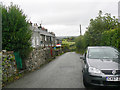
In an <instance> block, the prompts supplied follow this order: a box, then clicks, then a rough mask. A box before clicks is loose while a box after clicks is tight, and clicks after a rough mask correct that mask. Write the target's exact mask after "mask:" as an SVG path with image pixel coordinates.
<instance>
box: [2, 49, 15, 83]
mask: <svg viewBox="0 0 120 90" xmlns="http://www.w3.org/2000/svg"><path fill="white" fill-rule="evenodd" d="M16 74H17V65H16V61H15V56H14V54H13V51H9V52H6V51H3V52H2V82H3V83H5V82H9V80H10V78H11V77H12V76H15V75H16ZM11 79H13V78H11Z"/></svg>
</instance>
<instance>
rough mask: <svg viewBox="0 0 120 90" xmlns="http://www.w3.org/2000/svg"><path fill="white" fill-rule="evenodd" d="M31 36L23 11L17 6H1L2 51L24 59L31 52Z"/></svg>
mask: <svg viewBox="0 0 120 90" xmlns="http://www.w3.org/2000/svg"><path fill="white" fill-rule="evenodd" d="M31 35H32V32H31V30H29V24H28V21H27V20H26V15H25V14H24V13H23V11H22V10H21V9H19V7H18V6H17V5H12V4H11V5H10V6H8V7H5V6H2V49H4V50H7V51H14V52H19V53H20V55H21V57H22V59H24V58H26V57H27V55H29V53H30V51H31V50H32V48H31V41H30V39H31Z"/></svg>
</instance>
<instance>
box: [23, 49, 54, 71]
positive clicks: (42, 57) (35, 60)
mask: <svg viewBox="0 0 120 90" xmlns="http://www.w3.org/2000/svg"><path fill="white" fill-rule="evenodd" d="M51 53H52V54H51ZM53 57H55V51H54V49H52V51H51V48H44V49H39V48H36V49H33V51H32V53H31V54H30V56H29V57H28V59H27V60H26V61H25V64H26V69H27V70H28V71H33V70H35V69H37V68H39V67H40V66H41V65H43V64H45V63H46V62H47V61H49V60H50V59H52V58H53Z"/></svg>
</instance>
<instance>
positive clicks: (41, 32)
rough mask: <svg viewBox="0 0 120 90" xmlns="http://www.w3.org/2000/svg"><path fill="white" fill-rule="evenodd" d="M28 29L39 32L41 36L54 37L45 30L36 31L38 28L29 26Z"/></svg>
mask: <svg viewBox="0 0 120 90" xmlns="http://www.w3.org/2000/svg"><path fill="white" fill-rule="evenodd" d="M30 29H31V30H32V31H34V32H40V34H41V35H45V36H51V37H55V36H54V35H53V34H50V33H49V32H47V31H45V30H42V29H38V28H36V27H33V26H30Z"/></svg>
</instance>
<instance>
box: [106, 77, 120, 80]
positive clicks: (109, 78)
mask: <svg viewBox="0 0 120 90" xmlns="http://www.w3.org/2000/svg"><path fill="white" fill-rule="evenodd" d="M106 80H107V81H120V77H106Z"/></svg>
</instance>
